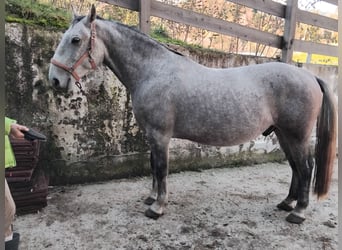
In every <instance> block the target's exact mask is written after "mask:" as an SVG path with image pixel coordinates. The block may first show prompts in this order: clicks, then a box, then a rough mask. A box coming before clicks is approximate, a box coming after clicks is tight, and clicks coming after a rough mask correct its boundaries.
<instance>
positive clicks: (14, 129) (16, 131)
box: [10, 123, 29, 138]
mask: <svg viewBox="0 0 342 250" xmlns="http://www.w3.org/2000/svg"><path fill="white" fill-rule="evenodd" d="M28 130H29V129H28V127H26V126H23V125H20V124H16V123H12V124H11V131H10V135H11V136H13V137H15V138H24V134H23V133H22V132H21V131H28Z"/></svg>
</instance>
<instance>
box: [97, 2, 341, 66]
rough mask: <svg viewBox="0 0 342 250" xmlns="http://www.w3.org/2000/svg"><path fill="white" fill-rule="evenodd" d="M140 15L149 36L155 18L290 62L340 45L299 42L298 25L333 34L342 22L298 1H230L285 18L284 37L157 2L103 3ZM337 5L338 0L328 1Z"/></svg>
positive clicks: (333, 52) (335, 51) (334, 53)
mask: <svg viewBox="0 0 342 250" xmlns="http://www.w3.org/2000/svg"><path fill="white" fill-rule="evenodd" d="M99 1H100V2H104V3H108V4H112V5H117V6H120V7H123V8H126V9H129V10H133V11H137V12H139V19H140V20H139V25H140V29H141V31H142V32H145V33H149V31H150V17H151V16H155V17H159V18H164V19H167V20H170V21H174V22H178V23H182V24H186V25H190V26H193V27H197V28H201V29H205V30H210V31H212V32H216V33H219V34H223V35H229V36H234V37H238V38H240V39H243V40H247V41H250V42H255V43H260V44H264V45H268V46H271V47H275V48H278V49H281V50H282V58H281V59H282V61H284V62H290V61H291V59H292V55H293V51H301V52H307V53H311V54H312V53H315V54H321V55H327V56H337V54H338V48H337V46H333V45H328V44H322V43H314V42H309V41H302V40H298V39H295V32H296V23H297V22H300V23H305V24H309V25H313V26H317V27H320V28H324V29H328V30H331V31H335V32H337V31H338V21H337V20H336V19H333V18H329V17H326V16H321V15H318V14H314V13H310V12H308V11H303V10H300V9H299V8H298V0H287V4H286V5H283V4H281V3H277V2H274V1H272V0H263V1H260V0H227V1H229V2H233V3H236V4H239V5H244V6H246V7H249V8H253V9H256V10H259V11H262V12H265V13H267V14H271V15H274V16H277V17H280V18H284V19H285V28H284V33H283V36H279V35H275V34H272V33H269V32H265V31H261V30H258V29H254V28H250V27H247V26H243V25H240V24H237V23H233V22H229V21H225V20H222V19H219V18H215V17H211V16H208V15H204V14H200V13H197V12H194V11H191V10H186V9H182V8H180V7H177V6H173V5H169V4H165V3H162V2H159V1H156V0H99ZM324 1H325V2H328V3H330V4H334V5H337V4H338V0H324Z"/></svg>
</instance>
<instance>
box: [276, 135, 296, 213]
mask: <svg viewBox="0 0 342 250" xmlns="http://www.w3.org/2000/svg"><path fill="white" fill-rule="evenodd" d="M275 133H276V134H277V137H278V141H279V144H280V146H281V148H282V149H283V151H284V153H285V156H286V159H287V160H288V161H289V164H290V166H291V169H292V179H291V186H290V190H289V194H288V195H287V197H286V198H285V199H284V200H283V201H282V202H281V203H279V204H278V205H277V207H278V208H279V209H281V210H284V211H287V212H290V211H292V210H293V208H294V203H295V202H296V201H297V199H298V193H297V192H298V173H297V169H296V166H295V163H294V161H293V159H292V155H291V150H290V147H289V146H290V145H289V143H288V142H287V140H286V138H285V137H283V136H282V135H281V134H280V133H279V131H275Z"/></svg>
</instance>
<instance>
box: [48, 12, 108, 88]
mask: <svg viewBox="0 0 342 250" xmlns="http://www.w3.org/2000/svg"><path fill="white" fill-rule="evenodd" d="M95 19H96V11H95V7H94V5H93V6H92V7H91V10H90V13H89V15H88V16H85V17H80V16H77V15H75V14H74V18H73V21H72V24H71V26H70V27H69V29H68V30H67V31H66V32H65V33H64V35H63V37H62V40H61V41H60V43H59V45H58V47H57V49H56V51H55V54H54V56H53V58H52V59H51V65H50V69H49V81H50V83H51V84H52V85H53V86H54V87H56V88H59V89H70V86H71V85H72V84H74V83H75V84H76V85H77V86H78V87H79V88H80V89H81V90H82V87H81V84H80V81H81V77H83V76H84V75H86V74H87V73H88V72H89V71H90V70H93V69H95V68H96V66H98V65H100V64H101V63H102V61H103V57H104V49H103V44H102V42H101V40H100V39H97V38H96V30H95V29H96V24H95V23H96V21H95Z"/></svg>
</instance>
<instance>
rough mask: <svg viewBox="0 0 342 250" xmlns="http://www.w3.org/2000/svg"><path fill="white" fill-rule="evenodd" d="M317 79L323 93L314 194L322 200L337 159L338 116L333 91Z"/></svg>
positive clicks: (318, 125) (316, 152) (316, 151)
mask: <svg viewBox="0 0 342 250" xmlns="http://www.w3.org/2000/svg"><path fill="white" fill-rule="evenodd" d="M316 79H317V82H318V84H319V86H320V87H321V90H322V92H323V101H322V107H321V111H320V114H319V116H318V118H317V131H316V136H317V142H316V150H315V161H316V168H315V176H314V193H315V194H317V197H318V198H320V197H323V196H324V195H326V194H327V192H328V190H329V186H330V182H331V176H332V172H333V166H334V159H335V157H336V135H337V114H336V103H335V97H334V95H333V93H332V91H331V90H330V89H329V87H328V86H327V84H326V83H325V82H323V80H321V79H319V78H317V77H316Z"/></svg>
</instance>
